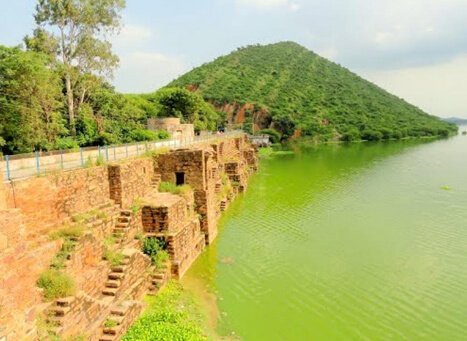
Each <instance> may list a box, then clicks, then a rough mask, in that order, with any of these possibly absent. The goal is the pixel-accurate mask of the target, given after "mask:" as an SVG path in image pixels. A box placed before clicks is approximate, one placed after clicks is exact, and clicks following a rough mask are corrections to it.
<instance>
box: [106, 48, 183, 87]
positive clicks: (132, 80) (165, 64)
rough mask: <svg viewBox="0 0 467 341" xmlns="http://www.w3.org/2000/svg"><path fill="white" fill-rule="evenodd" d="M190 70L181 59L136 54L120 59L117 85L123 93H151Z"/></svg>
mask: <svg viewBox="0 0 467 341" xmlns="http://www.w3.org/2000/svg"><path fill="white" fill-rule="evenodd" d="M188 70H189V66H188V64H187V63H186V62H185V61H184V60H183V59H182V58H180V57H173V56H168V55H164V54H161V53H148V52H134V53H130V54H127V55H125V56H122V57H121V58H120V68H119V70H118V71H117V74H116V78H115V82H114V83H115V85H116V87H117V90H119V91H121V92H131V93H140V92H151V91H154V90H156V89H158V88H160V87H161V86H164V85H166V84H167V83H169V82H170V81H171V80H172V79H173V78H174V77H177V76H180V75H182V74H183V73H184V72H186V71H188Z"/></svg>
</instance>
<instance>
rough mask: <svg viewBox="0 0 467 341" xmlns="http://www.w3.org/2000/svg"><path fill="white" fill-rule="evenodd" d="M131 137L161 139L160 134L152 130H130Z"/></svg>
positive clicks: (144, 139)
mask: <svg viewBox="0 0 467 341" xmlns="http://www.w3.org/2000/svg"><path fill="white" fill-rule="evenodd" d="M130 138H131V140H133V141H138V142H140V141H155V140H158V139H159V134H158V133H157V132H155V131H152V130H147V129H135V130H132V131H131V132H130Z"/></svg>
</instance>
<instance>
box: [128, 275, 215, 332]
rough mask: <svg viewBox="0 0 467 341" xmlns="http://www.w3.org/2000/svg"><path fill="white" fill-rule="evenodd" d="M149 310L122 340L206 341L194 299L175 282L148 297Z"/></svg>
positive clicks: (200, 316)
mask: <svg viewBox="0 0 467 341" xmlns="http://www.w3.org/2000/svg"><path fill="white" fill-rule="evenodd" d="M147 304H148V308H147V310H146V311H145V313H144V314H143V316H142V317H141V318H139V319H138V320H137V321H136V322H135V323H134V324H133V326H131V327H130V329H129V330H128V332H127V333H126V335H125V336H124V337H123V338H122V340H123V341H135V340H138V341H150V340H151V341H152V340H159V341H173V340H180V341H181V340H186V341H205V340H208V338H207V337H206V336H205V335H204V333H203V330H202V328H201V327H200V326H201V325H202V320H203V318H202V315H201V313H200V312H199V308H198V307H197V305H196V303H195V302H194V300H193V298H192V297H191V296H189V295H188V293H187V292H185V291H184V290H183V288H182V286H181V285H180V284H179V283H178V282H174V281H172V282H170V283H169V284H168V285H167V287H165V288H164V289H162V291H161V292H160V293H159V295H157V296H155V297H148V298H147Z"/></svg>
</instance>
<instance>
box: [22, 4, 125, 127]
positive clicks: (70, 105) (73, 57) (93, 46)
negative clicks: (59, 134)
mask: <svg viewBox="0 0 467 341" xmlns="http://www.w3.org/2000/svg"><path fill="white" fill-rule="evenodd" d="M123 8H125V0H38V4H37V6H36V14H35V17H34V18H35V21H36V24H37V25H38V28H37V29H36V30H35V31H34V36H33V37H32V38H31V37H27V38H26V39H25V40H26V44H27V45H28V47H29V48H31V49H34V50H40V51H42V52H48V53H54V54H55V56H56V58H57V60H60V62H61V64H62V65H61V66H62V72H63V77H64V80H65V89H66V102H67V109H68V119H69V127H70V131H71V134H72V135H76V128H75V110H76V108H77V107H79V106H80V105H81V104H83V102H84V99H85V95H86V92H87V91H88V89H89V87H91V86H93V85H94V84H95V82H94V80H92V81H91V82H89V81H90V80H91V79H90V77H89V76H87V75H90V74H92V75H95V76H100V77H108V76H111V74H112V70H113V69H114V68H115V67H116V66H117V64H118V58H117V56H115V55H114V54H112V51H111V47H112V46H111V44H110V43H109V42H108V41H106V40H105V37H106V36H107V35H108V34H110V33H113V32H115V31H116V30H118V29H119V28H120V26H121V18H120V11H121V10H122V9H123ZM57 47H58V48H57ZM78 84H80V86H78Z"/></svg>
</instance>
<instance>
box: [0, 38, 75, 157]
mask: <svg viewBox="0 0 467 341" xmlns="http://www.w3.org/2000/svg"><path fill="white" fill-rule="evenodd" d="M49 64H50V59H49V58H48V56H46V55H44V54H40V53H36V52H30V51H22V50H21V49H19V48H8V47H4V46H0V75H2V76H1V77H0V127H3V129H2V130H3V131H0V133H1V134H2V138H0V145H1V144H4V145H5V149H4V150H5V151H6V152H9V153H11V152H31V151H33V150H34V149H51V148H53V147H54V145H55V142H56V140H57V138H59V136H60V135H62V134H65V133H66V132H67V131H66V129H65V127H64V124H63V123H64V122H63V118H62V116H61V113H60V110H61V108H62V87H61V84H60V78H59V77H58V75H57V74H56V73H54V72H53V71H52V70H51V69H50V68H49Z"/></svg>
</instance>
